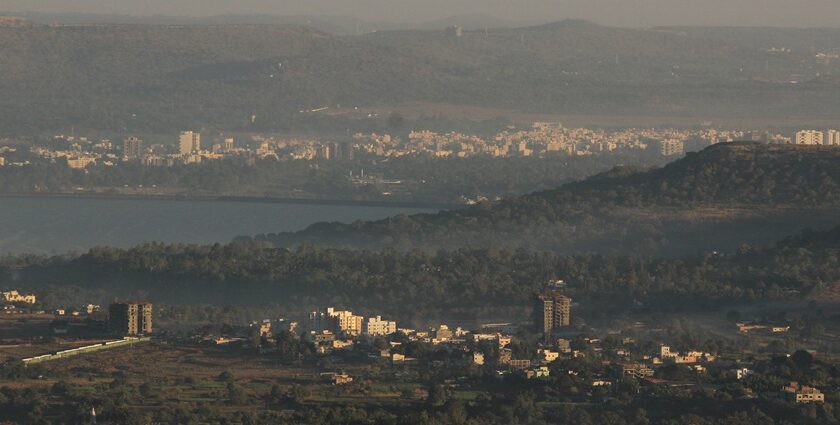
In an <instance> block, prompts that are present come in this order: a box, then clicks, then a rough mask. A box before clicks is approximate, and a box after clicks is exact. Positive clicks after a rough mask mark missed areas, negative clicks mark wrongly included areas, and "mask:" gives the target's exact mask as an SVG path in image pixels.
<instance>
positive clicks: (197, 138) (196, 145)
mask: <svg viewBox="0 0 840 425" xmlns="http://www.w3.org/2000/svg"><path fill="white" fill-rule="evenodd" d="M178 140H179V152H180V153H181V155H189V154H191V153H196V152H198V151H200V150H201V133H196V132H194V131H182V132H181V136H180V137H179V139H178Z"/></svg>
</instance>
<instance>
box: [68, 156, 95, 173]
mask: <svg viewBox="0 0 840 425" xmlns="http://www.w3.org/2000/svg"><path fill="white" fill-rule="evenodd" d="M91 164H96V158H94V157H92V156H80V157H78V158H67V166H68V167H70V168H72V169H74V170H83V169H85V168H87V167H88V165H91Z"/></svg>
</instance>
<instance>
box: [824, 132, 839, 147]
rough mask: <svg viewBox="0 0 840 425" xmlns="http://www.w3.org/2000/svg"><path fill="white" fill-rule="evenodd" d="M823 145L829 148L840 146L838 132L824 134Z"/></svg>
mask: <svg viewBox="0 0 840 425" xmlns="http://www.w3.org/2000/svg"><path fill="white" fill-rule="evenodd" d="M825 136H826V137H825V144H826V145H830V146H840V131H837V130H828V131H826V132H825Z"/></svg>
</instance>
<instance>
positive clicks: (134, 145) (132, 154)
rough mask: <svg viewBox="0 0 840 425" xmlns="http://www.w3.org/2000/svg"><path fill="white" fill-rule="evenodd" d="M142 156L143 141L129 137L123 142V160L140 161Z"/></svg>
mask: <svg viewBox="0 0 840 425" xmlns="http://www.w3.org/2000/svg"><path fill="white" fill-rule="evenodd" d="M142 156H143V141H142V140H140V139H139V138H137V137H134V136H131V137H127V138H126V139H125V140H123V158H125V159H140V158H141V157H142Z"/></svg>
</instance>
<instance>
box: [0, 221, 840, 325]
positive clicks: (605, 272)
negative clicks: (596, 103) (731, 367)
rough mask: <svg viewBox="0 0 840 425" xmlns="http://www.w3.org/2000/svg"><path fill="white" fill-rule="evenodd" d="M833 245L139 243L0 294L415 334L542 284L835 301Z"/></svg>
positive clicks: (524, 304) (31, 266)
mask: <svg viewBox="0 0 840 425" xmlns="http://www.w3.org/2000/svg"><path fill="white" fill-rule="evenodd" d="M839 234H840V227H837V228H835V229H833V230H832V231H830V232H816V231H812V232H808V233H805V234H801V235H800V236H797V237H792V238H788V239H786V240H785V241H784V242H781V243H774V244H769V245H767V246H749V245H742V246H740V247H739V248H738V249H737V250H735V251H734V252H732V253H729V254H701V255H695V256H689V257H685V258H680V259H661V258H653V257H647V256H644V255H640V254H644V253H634V254H633V255H627V256H617V257H604V256H599V255H588V254H576V255H563V254H558V253H553V252H538V251H529V250H506V249H495V248H491V249H459V250H453V251H444V250H441V251H437V252H433V253H432V252H423V251H411V252H398V251H394V250H382V251H362V250H338V249H313V248H311V247H300V248H298V249H295V250H286V249H276V248H273V247H270V246H269V245H267V244H264V243H231V244H228V245H218V244H217V245H212V246H195V245H183V244H177V245H162V244H146V245H141V246H137V247H134V248H131V249H117V248H108V247H99V248H94V249H92V250H90V251H89V252H87V253H85V254H82V255H74V256H67V257H52V258H45V257H35V256H19V257H4V258H0V287H3V286H5V287H17V288H20V289H25V290H34V291H38V292H39V293H40V292H43V293H44V294H45V296H46V297H47V298H48V299H47V300H46V301H47V302H49V303H51V305H56V306H61V305H73V304H76V305H78V304H81V303H82V302H93V301H100V302H107V301H108V300H111V299H113V298H114V297H121V298H126V297H142V298H145V299H150V300H151V301H153V302H156V303H157V302H162V303H164V304H168V305H172V304H203V303H211V304H217V305H225V306H229V305H232V304H233V305H237V304H239V305H249V306H257V305H265V304H274V305H279V306H280V307H281V309H282V310H283V311H285V312H286V313H288V314H291V313H301V314H302V313H305V312H308V311H309V310H311V309H313V308H316V307H318V306H321V305H325V304H329V305H337V306H346V307H352V308H353V309H354V311H355V310H356V309H359V310H361V311H362V312H363V313H368V312H374V311H376V312H378V313H383V314H387V315H388V316H391V317H394V318H397V319H398V320H411V321H412V322H414V323H416V324H423V323H424V321H425V320H428V319H429V317H438V318H440V317H456V316H460V317H469V318H477V317H495V318H498V317H500V315H502V316H504V315H507V314H511V316H519V317H521V315H522V313H524V312H525V311H527V310H528V308H529V306H530V305H531V302H532V300H533V295H534V294H535V293H537V292H539V291H540V290H541V289H543V288H544V287H545V283H546V282H547V281H549V280H554V279H558V278H562V279H564V280H565V281H566V282H567V283H568V287H567V288H566V290H567V292H568V293H569V294H571V295H572V296H573V297H574V298H575V299H577V300H580V301H582V303H581V304H582V305H587V304H591V303H588V302H586V301H584V300H586V299H591V300H594V299H597V300H598V302H597V303H595V304H597V305H598V308H603V306H604V305H607V304H609V303H610V302H615V303H616V304H618V305H620V306H623V307H625V308H626V307H630V306H631V304H632V301H633V300H639V301H643V302H645V303H646V304H650V305H652V306H654V308H656V309H660V308H664V309H666V310H667V309H683V308H687V309H693V308H698V306H700V305H701V304H703V303H707V302H709V301H711V304H714V305H718V306H720V304H721V303H724V304H725V303H728V302H730V303H731V302H735V303H737V302H742V301H746V300H755V299H777V300H785V301H788V302H795V301H797V300H802V299H803V298H804V297H807V296H820V295H821V294H824V293H826V291H829V292H830V291H832V290H834V288H837V287H838V286H837V285H838V284H840V238H838V237H837V235H839ZM812 240H821V241H823V242H822V243H820V244H819V245H814V244H812V243H811V242H810V241H812ZM453 294H457V295H458V296H453ZM836 300H837V299H835V301H836ZM820 301H821V302H826V300H824V299H821V300H820ZM605 303H606V304H605ZM407 305H408V306H411V307H412V308H410V309H406V308H404V306H407ZM194 313H196V314H197V316H196V317H189V318H188V317H184V319H186V320H195V319H196V318H201V317H205V316H204V312H203V310H202V309H200V308H198V309H196V310H195V312H194Z"/></svg>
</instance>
